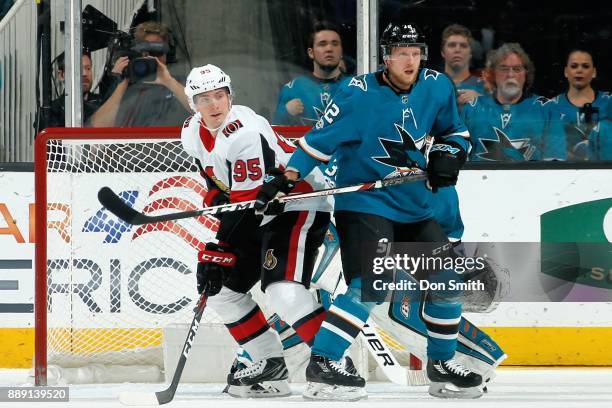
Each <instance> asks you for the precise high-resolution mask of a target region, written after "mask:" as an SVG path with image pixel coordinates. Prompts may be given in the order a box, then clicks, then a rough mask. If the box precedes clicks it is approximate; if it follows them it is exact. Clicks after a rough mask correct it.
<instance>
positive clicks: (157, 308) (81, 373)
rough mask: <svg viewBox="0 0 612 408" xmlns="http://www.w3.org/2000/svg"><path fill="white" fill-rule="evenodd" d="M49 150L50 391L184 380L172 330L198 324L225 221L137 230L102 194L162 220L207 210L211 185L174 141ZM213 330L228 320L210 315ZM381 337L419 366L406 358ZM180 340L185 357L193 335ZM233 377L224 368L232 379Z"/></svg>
mask: <svg viewBox="0 0 612 408" xmlns="http://www.w3.org/2000/svg"><path fill="white" fill-rule="evenodd" d="M140 137H142V135H140ZM47 149H48V154H47V165H46V168H45V172H44V173H45V174H46V183H44V184H45V191H46V194H47V199H46V208H47V212H46V214H47V229H46V234H45V236H44V237H43V239H42V240H40V242H39V243H38V244H39V245H46V248H47V256H46V270H43V271H42V276H46V284H47V292H46V296H44V298H42V299H38V300H37V301H39V300H40V301H45V302H46V311H47V313H46V316H47V330H46V332H42V333H41V330H39V328H37V334H36V336H37V337H39V336H44V337H45V339H46V346H47V358H48V362H47V367H48V373H49V375H50V376H55V377H57V378H56V379H55V380H53V379H51V380H50V382H51V383H53V382H57V380H58V378H59V381H60V382H61V381H65V382H68V383H74V382H116V381H163V380H164V378H163V373H164V370H165V371H166V376H167V374H168V370H173V367H164V361H165V360H166V361H167V360H168V355H164V351H166V354H167V350H164V337H163V336H164V329H165V328H168V327H173V326H176V325H184V326H187V325H189V323H190V322H191V320H192V318H193V308H194V306H195V302H196V299H197V291H196V278H195V270H196V259H197V251H198V250H199V249H201V248H203V246H204V244H205V242H207V241H209V240H212V239H214V236H215V233H216V230H217V227H218V220H217V219H216V218H214V217H208V216H200V217H198V218H191V219H185V220H180V221H174V222H164V223H158V224H148V225H142V226H132V225H129V224H127V223H125V222H123V221H120V220H118V219H117V218H116V217H115V216H113V215H112V214H111V213H110V212H108V211H107V210H106V209H105V208H104V207H102V205H101V204H100V203H99V201H98V199H97V193H98V191H99V190H100V188H102V187H103V186H108V187H110V188H111V189H112V190H113V191H115V192H116V193H117V194H118V195H119V196H120V197H121V198H122V199H123V200H125V201H126V202H127V203H128V204H129V205H131V206H132V207H133V208H135V209H137V210H138V211H142V212H144V213H146V214H149V215H159V214H164V213H168V212H176V211H186V210H195V209H199V208H201V206H202V199H203V196H204V195H205V194H206V185H205V182H204V180H203V179H202V178H201V176H200V175H199V173H198V169H197V167H196V165H195V164H194V163H193V161H192V159H191V158H190V157H188V156H187V154H186V153H185V152H184V151H183V149H182V147H181V144H180V141H179V140H177V139H176V138H173V137H168V138H166V139H160V138H157V139H153V138H151V139H144V140H143V139H132V140H130V139H125V138H123V139H118V138H115V139H110V138H109V139H106V140H96V139H74V138H68V139H66V140H62V141H61V142H58V141H53V140H51V141H49V142H48V147H47ZM37 166H38V164H37ZM38 182H41V181H40V180H39V181H38ZM334 262H335V266H334V267H335V268H339V267H340V266H339V259H335V260H334ZM37 275H39V276H38V277H37V279H38V278H40V275H41V271H40V270H38V272H37ZM254 292H255V294H254V296H255V298H256V300H258V303H259V304H260V306H262V307H263V308H264V312H266V310H265V305H264V304H263V302H261V292H259V291H258V290H257V289H256V290H255V291H254ZM258 295H259V296H258ZM268 314H269V313H268ZM202 322H203V324H204V325H217V326H218V325H219V324H220V319H219V318H218V316H217V315H216V314H215V313H214V311H213V310H211V309H210V308H207V309H206V311H205V314H204V317H203V319H202ZM184 330H186V328H185V329H184ZM213 331H214V330H211V332H213ZM220 332H225V330H221V331H220ZM381 334H382V335H383V338H384V339H385V341H386V342H387V343H388V345H389V346H391V348H392V349H393V350H394V354H396V355H397V357H398V358H399V359H400V361H401V362H402V363H403V364H406V365H408V364H409V359H410V354H409V353H408V352H407V351H406V350H405V348H404V347H403V346H402V345H401V344H400V343H399V342H397V341H395V340H394V339H393V338H392V337H391V336H390V335H387V334H386V333H384V332H383V333H381ZM199 335H200V334H199ZM173 336H175V337H176V338H177V339H178V340H176V342H178V343H179V346H178V347H181V346H182V342H183V340H182V339H183V338H184V335H183V334H182V332H179V334H178V335H175V334H173ZM216 340H217V341H220V337H218V338H217V339H216ZM222 342H225V340H223V341H222ZM228 342H229V343H232V344H228V347H231V348H233V347H235V344H234V343H233V342H232V340H231V338H229V340H228ZM166 343H167V342H166ZM166 345H167V344H166ZM223 346H225V344H223ZM219 353H221V352H219ZM225 353H226V354H227V350H225ZM192 354H193V355H194V356H195V355H196V354H198V353H192ZM229 354H230V357H231V356H233V351H232V349H230V352H229ZM213 355H215V350H212V351H210V352H209V354H208V356H209V357H210V356H213ZM177 358H178V357H177ZM190 358H191V356H190ZM174 361H175V360H173V362H172V364H173V365H174ZM166 365H167V364H166ZM128 366H129V367H132V368H131V369H127V368H126V367H128ZM225 369H226V368H225V367H215V368H214V370H216V371H219V373H221V374H223V375H222V376H221V377H224V374H225V372H224V371H225ZM68 370H76V371H68ZM138 375H140V377H138Z"/></svg>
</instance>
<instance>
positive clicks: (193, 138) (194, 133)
mask: <svg viewBox="0 0 612 408" xmlns="http://www.w3.org/2000/svg"><path fill="white" fill-rule="evenodd" d="M199 128H200V115H199V114H197V113H196V114H195V115H191V116H189V117H188V118H187V119H185V122H183V127H182V128H181V144H182V145H183V149H185V151H186V152H187V153H189V154H190V155H192V156H194V155H195V154H197V151H198V148H197V145H198V143H200V138H199Z"/></svg>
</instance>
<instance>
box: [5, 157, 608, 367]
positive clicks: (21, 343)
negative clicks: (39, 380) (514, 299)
mask: <svg viewBox="0 0 612 408" xmlns="http://www.w3.org/2000/svg"><path fill="white" fill-rule="evenodd" d="M0 176H1V178H2V185H3V187H4V188H3V192H2V193H1V195H0V248H1V250H0V288H1V293H2V301H1V302H2V303H0V346H2V347H1V348H0V350H2V351H1V352H0V366H2V367H30V366H31V359H32V355H33V338H34V337H33V315H32V310H33V299H34V279H33V277H34V272H33V268H32V259H33V253H34V244H33V243H34V234H33V224H34V218H33V205H32V204H33V202H34V194H33V191H34V188H33V173H28V172H4V173H0ZM106 177H107V179H110V178H112V177H121V175H119V174H114V175H107V176H106ZM610 180H612V170H602V169H596V170H537V171H534V170H514V171H502V170H479V171H476V170H473V171H464V172H462V175H461V180H460V183H459V188H458V190H459V195H460V202H461V212H462V215H463V220H464V224H465V226H466V231H465V235H464V241H468V242H470V241H472V242H475V241H492V242H539V240H540V238H541V235H542V233H543V231H542V229H543V226H542V225H543V224H542V214H545V213H551V212H553V211H561V216H563V211H564V210H563V209H567V208H577V207H576V206H584V205H595V206H596V207H598V208H603V209H604V211H599V212H598V211H593V212H591V214H592V217H591V218H590V219H585V217H584V215H582V216H581V217H580V218H579V219H575V218H576V217H574V216H572V214H575V212H572V211H568V212H567V220H566V222H564V223H563V228H565V229H566V230H569V229H571V228H572V225H573V224H580V225H582V227H584V225H585V224H588V225H592V227H589V228H591V230H592V231H593V234H592V235H594V236H597V237H598V239H602V240H605V241H604V242H610V241H612V211H611V210H610V208H611V207H612V204H611V200H612V199H611V197H612V185H611V183H610V182H609V181H610ZM108 183H109V184H110V183H112V181H109V182H108ZM78 199H79V200H80V205H83V206H84V207H87V208H91V209H92V210H94V211H96V210H98V209H100V205H99V203H98V202H97V200H96V198H95V194H94V193H93V192H87V191H82V192H81V193H80V194H79V198H78ZM593 203H595V204H593ZM60 204H62V205H68V203H67V202H66V203H60ZM79 214H80V212H79V211H77V212H76V213H75V212H73V215H74V216H75V217H78V216H79ZM49 221H51V219H50V220H49ZM545 227H546V228H548V226H545ZM562 231H564V230H562ZM159 233H161V232H159ZM128 235H129V234H127V235H126V236H128ZM100 237H101V234H98V238H97V239H101V238H100ZM150 237H151V238H150V239H155V238H154V234H150ZM143 238H144V237H143ZM105 245H106V246H107V247H108V248H105V247H104V246H105ZM110 245H111V244H110V243H103V242H100V251H99V252H98V253H96V254H92V255H91V256H92V257H98V259H97V260H95V262H97V263H99V264H100V265H102V267H101V269H102V271H103V274H111V273H112V272H111V270H110V267H109V266H108V259H109V258H112V256H118V255H120V254H121V252H122V251H127V249H121V247H122V245H123V244H122V241H121V239H120V240H119V242H116V243H114V244H112V245H115V246H114V247H112V248H111V247H110ZM186 258H189V259H180V260H178V261H180V262H182V263H183V264H185V265H189V266H192V265H193V262H192V259H191V258H190V257H186ZM105 264H106V265H107V266H106V267H105V266H104V265H105ZM127 269H133V268H127ZM610 273H612V272H610ZM182 275H183V276H181V277H180V278H181V279H193V274H190V273H188V272H185V273H183V274H182ZM190 275H191V276H190ZM104 276H106V275H104ZM105 281H106V280H105V279H103V282H105ZM99 290H100V293H92V296H94V298H95V297H96V296H100V297H104V298H105V297H107V296H108V295H106V294H104V295H103V294H102V292H104V291H105V290H106V291H108V290H109V288H108V286H106V287H105V286H104V285H102V286H101V287H100V289H99ZM592 290H593V294H594V298H595V300H598V301H597V302H580V303H552V302H546V303H512V304H504V303H502V304H501V305H500V306H499V308H498V309H497V310H496V311H494V312H492V313H490V314H487V315H472V316H470V318H471V319H472V320H473V321H474V322H475V323H477V324H478V325H480V326H481V327H487V328H488V330H487V331H488V332H489V333H490V334H491V335H492V336H493V337H494V338H495V339H496V340H497V341H498V342H499V343H500V344H501V345H502V346H503V347H504V349H505V351H506V352H507V353H508V355H509V356H510V357H509V359H508V360H507V361H506V364H510V365H512V364H514V365H525V364H526V365H610V364H612V352H611V351H610V350H609V349H608V346H607V344H606V339H609V338H611V335H612V328H611V327H609V326H611V324H610V322H611V320H610V318H609V316H612V313H611V312H612V305H611V304H610V303H609V302H610V301H611V300H612V297H610V296H609V294H608V292H609V289H605V288H601V287H600V288H593V289H592ZM146 296H147V295H146V294H145V295H144V297H145V298H146ZM131 300H133V297H131V296H130V295H129V294H126V295H125V296H122V302H121V308H122V310H119V311H118V310H117V309H116V308H115V309H114V311H113V313H123V312H125V313H128V311H129V313H135V312H136V313H141V312H142V313H145V314H146V313H148V312H146V311H142V310H138V307H137V306H138V305H137V304H134V302H132V303H130V302H131ZM149 300H151V299H149ZM152 301H153V302H154V301H155V300H152ZM171 301H172V299H164V300H163V301H161V300H160V301H159V304H163V303H164V302H165V303H168V302H171ZM110 306H112V305H111V304H110V303H109V307H110ZM115 306H116V305H115ZM99 313H110V311H109V310H107V311H101V312H99ZM96 314H97V313H92V314H90V317H91V318H90V319H88V321H87V322H86V323H84V324H85V325H84V326H83V327H84V329H83V330H84V335H92V333H93V335H96V331H99V330H103V329H100V328H98V327H96ZM151 320H152V321H156V320H157V319H155V318H154V316H151ZM107 330H108V329H107ZM115 330H121V331H124V332H125V331H127V333H128V335H129V330H132V328H130V327H121V328H118V329H115ZM140 330H142V329H140ZM150 330H151V331H152V332H153V333H159V334H158V335H153V336H149V337H148V338H149V339H152V340H150V341H152V342H158V341H160V338H161V332H160V329H159V328H157V327H151V328H150ZM98 334H100V333H99V332H98ZM123 334H125V333H123ZM128 337H129V336H128Z"/></svg>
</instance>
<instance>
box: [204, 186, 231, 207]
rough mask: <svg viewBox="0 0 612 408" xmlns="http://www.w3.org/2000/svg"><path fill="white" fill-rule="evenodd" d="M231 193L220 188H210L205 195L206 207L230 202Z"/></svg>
mask: <svg viewBox="0 0 612 408" xmlns="http://www.w3.org/2000/svg"><path fill="white" fill-rule="evenodd" d="M229 202H230V199H229V195H227V193H225V192H224V191H221V190H220V189H218V188H212V189H210V190H208V192H207V193H206V195H205V196H204V207H216V206H218V205H224V204H229Z"/></svg>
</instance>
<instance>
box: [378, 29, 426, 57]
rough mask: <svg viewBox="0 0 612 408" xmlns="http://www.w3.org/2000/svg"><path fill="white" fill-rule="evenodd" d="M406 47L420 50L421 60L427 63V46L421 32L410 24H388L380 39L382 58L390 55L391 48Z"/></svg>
mask: <svg viewBox="0 0 612 408" xmlns="http://www.w3.org/2000/svg"><path fill="white" fill-rule="evenodd" d="M407 46H413V47H419V48H421V60H423V61H427V44H426V43H425V37H423V34H422V33H421V30H419V28H418V27H417V26H416V25H415V24H412V23H408V24H396V23H389V25H388V26H387V28H385V31H383V33H382V35H381V37H380V48H381V50H382V54H383V58H384V57H387V56H389V55H391V49H392V48H393V47H407Z"/></svg>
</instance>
